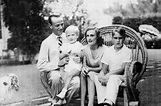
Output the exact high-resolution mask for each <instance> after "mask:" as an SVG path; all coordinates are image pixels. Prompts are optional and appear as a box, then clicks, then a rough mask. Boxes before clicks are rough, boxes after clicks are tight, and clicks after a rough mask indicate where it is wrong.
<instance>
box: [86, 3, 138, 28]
mask: <svg viewBox="0 0 161 106" xmlns="http://www.w3.org/2000/svg"><path fill="white" fill-rule="evenodd" d="M115 3H119V4H120V5H122V7H123V8H126V5H127V4H128V3H137V0H84V5H85V7H86V9H87V12H88V14H89V16H90V17H89V19H90V20H92V22H93V23H98V24H97V27H102V26H105V25H111V24H112V19H113V16H110V15H107V14H104V13H103V10H104V9H106V8H108V7H114V6H115Z"/></svg>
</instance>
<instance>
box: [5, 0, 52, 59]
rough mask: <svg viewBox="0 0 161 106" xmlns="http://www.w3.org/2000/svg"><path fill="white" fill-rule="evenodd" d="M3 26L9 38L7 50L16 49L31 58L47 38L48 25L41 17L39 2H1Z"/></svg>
mask: <svg viewBox="0 0 161 106" xmlns="http://www.w3.org/2000/svg"><path fill="white" fill-rule="evenodd" d="M2 5H3V17H4V22H5V26H6V27H8V29H9V31H10V33H11V38H10V39H8V49H11V50H13V49H14V48H18V49H20V50H21V51H22V53H23V54H26V55H27V56H29V58H32V57H33V56H34V55H35V54H37V53H38V51H39V46H40V43H41V42H42V40H43V39H44V38H45V37H46V36H47V32H48V29H49V28H48V23H47V21H45V20H44V18H43V16H42V15H41V12H42V9H43V3H42V1H41V0H2Z"/></svg>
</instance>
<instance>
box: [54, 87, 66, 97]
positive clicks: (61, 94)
mask: <svg viewBox="0 0 161 106" xmlns="http://www.w3.org/2000/svg"><path fill="white" fill-rule="evenodd" d="M66 92H67V90H66V89H62V91H61V92H60V93H59V94H58V95H56V96H57V97H58V98H60V99H64V97H65V95H66Z"/></svg>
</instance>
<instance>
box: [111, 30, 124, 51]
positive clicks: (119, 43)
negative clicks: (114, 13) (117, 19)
mask: <svg viewBox="0 0 161 106" xmlns="http://www.w3.org/2000/svg"><path fill="white" fill-rule="evenodd" d="M113 41H114V46H115V48H117V49H119V48H122V46H123V43H124V38H123V36H121V35H120V34H119V33H118V32H115V35H114V36H113Z"/></svg>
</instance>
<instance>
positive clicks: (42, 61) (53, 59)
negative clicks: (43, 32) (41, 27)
mask: <svg viewBox="0 0 161 106" xmlns="http://www.w3.org/2000/svg"><path fill="white" fill-rule="evenodd" d="M61 36H62V42H63V43H64V42H66V41H67V40H66V37H65V34H64V33H63V34H62V35H61ZM58 62H59V45H58V40H57V35H55V34H54V33H52V34H51V35H49V36H48V37H47V38H46V39H45V40H44V41H43V42H42V43H41V48H40V52H39V58H38V63H37V68H38V70H39V71H51V70H54V69H57V68H58Z"/></svg>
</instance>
